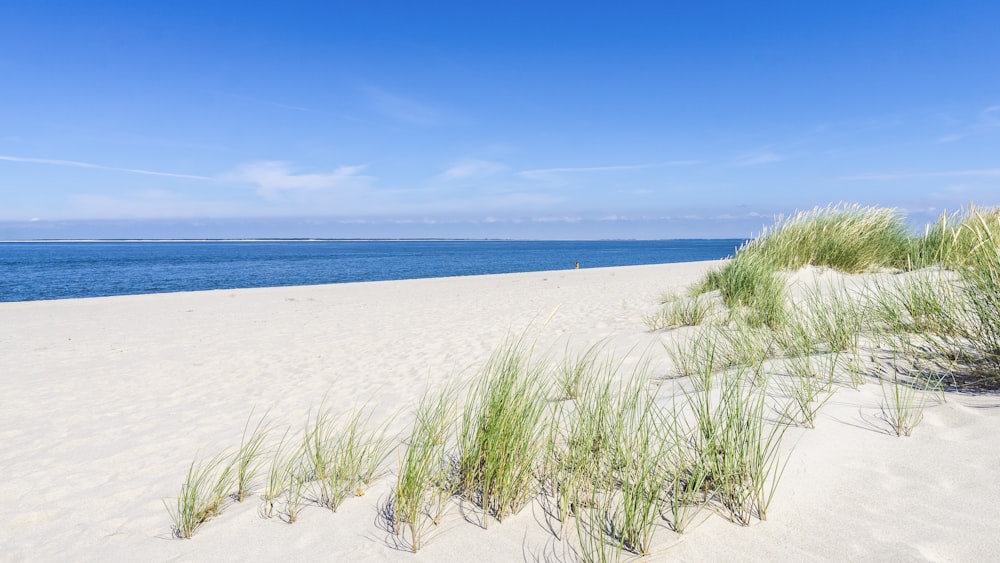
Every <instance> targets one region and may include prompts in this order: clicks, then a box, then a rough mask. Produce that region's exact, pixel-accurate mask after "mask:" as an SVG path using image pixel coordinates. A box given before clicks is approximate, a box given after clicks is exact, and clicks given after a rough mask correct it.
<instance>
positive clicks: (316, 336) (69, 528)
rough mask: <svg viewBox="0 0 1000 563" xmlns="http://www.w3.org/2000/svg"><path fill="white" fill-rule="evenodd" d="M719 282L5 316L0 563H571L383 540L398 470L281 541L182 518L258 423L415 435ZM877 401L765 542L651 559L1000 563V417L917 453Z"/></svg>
mask: <svg viewBox="0 0 1000 563" xmlns="http://www.w3.org/2000/svg"><path fill="white" fill-rule="evenodd" d="M716 264H717V263H716V262H699V263H688V264H673V265H654V266H635V267H621V268H602V269H581V270H566V271H554V272H537V273H525V274H510V275H494V276H477V277H466V278H446V279H430V280H412V281H399V282H374V283H358V284H343V285H327V286H308V287H280V288H267V289H241V290H220V291H209V292H192V293H176V294H161V295H144V296H126V297H107V298H94V299H71V300H63V301H48V302H25V303H2V304H0V366H2V368H0V522H2V524H0V559H2V560H4V561H279V560H280V561H313V560H317V561H318V560H324V561H472V560H475V561H519V560H526V561H562V560H573V552H572V550H571V549H569V547H568V546H567V545H564V544H563V543H561V542H559V541H557V540H556V539H555V538H554V537H553V535H552V534H550V533H549V532H548V531H547V529H546V528H545V526H544V525H543V524H542V523H541V521H542V520H543V517H542V514H541V509H540V508H539V506H538V505H537V504H530V505H529V506H527V507H526V508H525V509H524V510H523V511H521V513H519V514H518V515H516V516H514V517H511V518H508V519H505V520H504V521H503V522H502V523H498V522H495V521H494V522H491V523H490V525H489V527H488V529H482V528H481V527H479V526H477V525H475V524H474V523H470V522H468V521H466V519H465V518H463V515H462V511H461V510H460V508H459V507H458V505H457V503H456V505H455V507H454V508H452V509H451V510H450V511H449V512H448V514H447V515H446V517H445V519H444V521H443V522H442V524H441V525H440V526H437V527H436V528H434V529H432V530H431V531H430V533H429V536H428V538H427V543H426V545H425V546H423V548H422V549H421V550H420V551H419V552H418V553H416V554H413V553H410V552H409V551H407V550H406V549H405V548H401V547H398V546H397V545H396V544H395V543H394V541H393V537H392V535H391V534H390V533H389V532H387V531H386V530H385V529H384V526H383V525H382V524H380V519H379V505H380V503H381V502H384V501H385V499H386V498H387V496H388V495H389V493H390V490H391V488H392V485H393V483H394V479H395V477H394V471H395V467H396V464H397V459H398V458H397V455H396V454H393V455H391V456H390V458H389V459H388V461H387V462H386V469H387V472H386V473H385V475H384V476H383V477H381V478H380V479H379V480H378V481H377V482H376V483H375V484H374V485H373V486H372V487H371V488H370V489H369V490H368V491H367V493H366V494H365V495H364V496H361V497H355V498H349V499H347V500H346V501H345V502H344V504H343V506H342V507H341V508H340V509H339V510H338V511H337V512H336V513H334V512H331V511H330V510H327V509H324V508H320V507H315V506H307V507H306V508H305V509H304V510H303V512H302V514H301V516H300V518H299V520H298V521H297V522H295V523H294V524H287V523H284V522H282V521H281V520H280V519H278V518H272V519H266V518H262V517H261V516H260V515H259V514H258V509H259V507H260V500H259V499H258V498H257V496H253V497H251V498H250V499H249V500H247V501H245V502H243V503H241V504H237V503H232V504H230V505H228V506H226V507H225V509H224V510H223V511H222V513H221V514H220V515H219V516H218V517H216V518H213V519H211V520H210V521H208V522H207V523H206V524H205V525H204V526H202V527H201V528H199V529H198V531H197V533H196V534H195V535H194V537H193V538H191V539H177V538H174V537H173V535H172V531H171V520H170V517H169V515H168V512H167V510H166V508H165V507H164V499H168V502H171V500H170V499H172V498H173V497H175V496H177V494H178V489H179V487H180V485H181V482H182V481H183V479H184V476H185V473H186V471H187V469H188V466H189V464H191V462H192V461H193V460H195V459H201V458H207V457H211V456H212V455H215V454H216V453H217V452H220V451H222V450H224V449H226V448H231V447H234V446H236V445H238V444H239V440H240V433H241V431H242V428H243V425H244V423H245V422H246V421H247V418H248V416H250V414H251V412H254V413H256V415H260V414H263V413H264V412H265V411H266V412H268V419H269V420H270V421H271V422H272V423H273V425H274V426H275V427H276V428H279V429H281V430H283V429H284V428H286V427H291V428H292V429H293V431H299V430H301V428H302V427H303V425H304V424H305V422H306V418H307V416H308V415H309V414H310V412H314V411H315V409H316V408H317V407H318V406H319V405H320V403H321V402H322V401H324V398H325V401H326V405H327V406H329V407H330V408H331V409H334V410H338V409H341V410H344V411H346V410H348V409H349V408H351V407H354V406H357V405H361V404H366V403H367V404H369V405H371V406H372V407H373V408H375V409H376V412H377V413H379V416H383V415H384V416H385V417H387V418H388V417H393V416H394V417H395V418H393V419H392V420H391V421H390V428H392V430H393V431H399V432H404V431H406V430H407V429H408V427H409V425H410V423H411V421H412V414H413V409H414V407H415V405H416V401H417V400H419V399H420V397H421V395H422V394H423V393H424V392H425V391H426V390H428V389H430V390H435V389H440V388H441V387H443V386H444V385H446V384H448V383H450V382H453V381H457V380H465V379H469V378H470V377H471V376H472V375H473V374H474V373H475V370H476V369H477V368H478V367H480V366H481V365H482V364H483V362H484V361H485V360H486V359H487V357H488V356H489V354H490V352H491V351H492V350H493V349H494V348H495V347H496V346H497V345H499V344H500V343H501V342H502V341H503V340H504V338H505V336H507V335H509V334H511V333H514V334H519V333H521V332H522V331H525V330H526V329H528V328H529V327H531V328H530V329H529V334H530V335H531V336H532V337H533V338H537V345H536V349H537V350H541V351H546V352H551V355H552V356H553V357H559V356H560V355H561V354H562V353H563V351H564V349H566V347H567V346H568V347H569V348H570V349H573V350H581V349H584V348H586V347H588V346H590V345H591V344H594V343H595V342H598V341H600V340H602V339H604V340H606V341H607V342H608V348H609V349H610V350H614V351H615V352H616V353H618V354H620V355H621V356H628V357H630V358H635V357H637V356H638V355H640V354H642V353H647V354H648V355H649V357H651V358H652V359H653V372H652V374H653V375H658V373H659V372H658V371H657V370H661V371H662V369H663V368H662V365H663V362H664V361H665V360H664V353H663V347H662V345H661V342H663V341H664V339H666V338H668V337H670V336H669V334H668V333H662V332H661V333H653V332H649V330H648V329H647V327H646V325H645V324H644V322H643V315H645V314H648V313H650V312H652V311H654V310H656V308H657V306H658V302H659V298H660V296H661V295H662V294H663V293H664V292H668V291H680V290H682V289H683V288H685V287H686V286H688V285H689V284H691V283H693V282H695V281H697V280H698V279H699V278H700V277H701V276H703V275H704V273H705V272H706V271H707V270H708V268H710V267H712V266H713V265H716ZM881 400H882V394H881V389H880V387H879V386H878V385H877V384H866V385H863V386H861V387H860V388H859V389H857V390H855V389H851V388H848V387H841V388H838V390H837V391H836V393H835V394H834V396H833V397H832V399H831V400H830V401H829V403H828V404H827V405H826V406H825V408H824V409H823V410H822V411H821V412H820V414H819V418H818V420H817V422H816V428H815V429H804V428H791V429H789V430H788V432H787V434H786V437H785V441H784V449H785V451H787V452H789V453H790V457H789V461H788V465H787V468H786V470H785V473H784V476H783V477H782V479H781V481H780V483H779V486H778V489H777V493H776V494H775V497H774V499H773V502H772V504H771V507H770V509H769V511H768V519H767V520H766V521H756V520H755V521H754V522H753V523H752V524H751V525H750V526H748V527H740V526H738V525H735V524H733V523H730V522H729V521H728V520H726V519H724V518H722V517H721V516H718V515H713V514H711V513H710V512H708V511H705V512H703V516H704V517H703V518H701V519H700V521H699V523H697V524H696V525H694V526H692V528H691V529H690V530H688V531H687V532H686V533H685V534H683V535H677V534H675V533H674V532H672V531H670V530H669V529H667V528H666V527H663V528H662V529H658V530H657V532H656V535H655V538H654V541H653V550H652V554H651V555H649V556H647V558H646V559H647V560H680V561H720V560H745V561H843V560H851V561H915V560H926V561H987V560H993V559H996V558H997V557H998V556H1000V534H998V533H997V530H998V523H997V514H998V513H1000V509H998V506H1000V395H996V394H971V393H948V394H946V396H945V400H944V401H943V402H942V401H934V402H932V403H930V404H929V405H928V406H927V409H926V411H925V417H924V420H923V422H922V423H921V424H920V425H919V426H918V427H917V428H916V429H915V431H914V432H913V435H912V436H910V437H906V438H897V437H896V436H895V435H894V434H890V433H888V432H887V431H886V430H885V429H884V428H882V427H881V426H880V425H879V423H878V413H879V409H880V407H879V405H880V401H881Z"/></svg>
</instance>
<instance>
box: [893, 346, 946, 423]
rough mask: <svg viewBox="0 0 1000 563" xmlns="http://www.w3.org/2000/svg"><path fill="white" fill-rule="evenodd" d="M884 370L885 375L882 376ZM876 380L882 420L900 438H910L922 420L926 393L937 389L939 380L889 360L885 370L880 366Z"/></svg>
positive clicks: (901, 361)
mask: <svg viewBox="0 0 1000 563" xmlns="http://www.w3.org/2000/svg"><path fill="white" fill-rule="evenodd" d="M886 370H888V371H889V374H888V375H885V374H884V372H885V371H886ZM882 372H883V375H882V377H880V379H879V383H880V385H881V387H882V399H883V400H882V407H881V415H882V419H883V420H884V421H885V422H886V423H887V424H888V425H889V428H890V429H891V430H892V431H893V432H895V433H896V436H898V437H900V438H902V437H906V436H910V435H911V434H912V433H913V429H914V428H916V427H917V425H918V424H920V421H921V420H923V418H924V407H925V406H926V405H927V401H928V399H929V396H930V392H932V391H934V390H935V389H937V388H938V387H939V386H940V383H941V382H940V378H937V379H936V380H935V377H934V376H932V375H930V374H928V373H921V372H920V370H918V369H914V368H913V366H912V361H911V360H909V359H908V358H907V359H902V358H898V357H895V356H894V357H893V358H892V361H891V363H890V365H889V366H888V367H885V366H883V369H882Z"/></svg>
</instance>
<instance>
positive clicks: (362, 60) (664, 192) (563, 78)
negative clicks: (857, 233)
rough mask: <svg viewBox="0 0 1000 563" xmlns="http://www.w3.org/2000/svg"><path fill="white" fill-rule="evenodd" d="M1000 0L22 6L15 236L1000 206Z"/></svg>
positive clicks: (399, 230)
mask: <svg viewBox="0 0 1000 563" xmlns="http://www.w3.org/2000/svg"><path fill="white" fill-rule="evenodd" d="M997 21H1000V3H997V2H975V1H969V2H962V1H949V2H934V1H924V2H904V1H896V2H893V1H886V2H871V1H866V2H850V1H846V2H822V3H821V2H803V1H794V2H628V1H618V2H587V1H579V2H572V3H559V2H551V3H539V2H531V3H519V2H491V3H479V2H469V1H464V2H453V3H448V2H417V1H412V2H379V1H369V2H295V1H286V2H262V1H252V0H245V1H240V2H210V1H202V2H187V1H174V2H155V3H154V2H142V1H132V2H100V1H97V0H94V1H90V2H43V1H39V2H8V3H5V4H4V6H3V7H0V238H37V237H45V238H48V237H68V238H77V237H80V238H85V237H202V236H209V237H230V236H233V237H253V236H262V237H266V236H294V237H299V236H303V237H311V236H315V237H397V236H402V237H423V236H428V237H436V236H444V237H513V238H633V237H635V238H672V237H742V236H748V235H750V234H752V233H754V232H756V231H758V230H759V229H760V228H761V227H762V226H763V225H765V224H769V223H771V221H772V219H773V217H774V216H775V215H776V214H780V213H789V212H792V211H794V210H796V209H804V208H811V207H813V206H815V205H825V204H827V203H831V202H839V201H849V202H858V203H862V204H872V205H883V206H892V207H898V208H900V209H901V210H903V211H905V212H906V213H907V214H908V215H909V216H910V217H911V219H912V220H913V221H915V222H918V223H919V222H924V221H926V220H928V219H929V218H931V217H933V216H936V215H937V214H938V213H940V212H941V211H942V210H944V209H948V210H955V209H958V208H960V207H961V206H964V205H966V204H968V203H970V202H975V203H977V204H981V205H997V204H998V203H1000V72H997V69H998V68H1000V33H997V32H996V22H997Z"/></svg>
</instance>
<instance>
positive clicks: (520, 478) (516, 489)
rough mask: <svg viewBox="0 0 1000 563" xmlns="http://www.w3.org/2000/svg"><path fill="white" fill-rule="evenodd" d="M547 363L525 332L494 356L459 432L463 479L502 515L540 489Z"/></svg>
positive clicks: (470, 493) (466, 488)
mask: <svg viewBox="0 0 1000 563" xmlns="http://www.w3.org/2000/svg"><path fill="white" fill-rule="evenodd" d="M542 373H543V371H542V369H541V366H539V365H538V364H535V363H532V361H531V358H530V348H529V347H528V346H526V345H525V342H524V339H523V337H522V338H521V339H519V340H512V341H509V342H508V343H506V344H505V345H504V346H502V347H501V348H500V349H498V350H497V351H496V352H494V353H493V355H492V356H491V357H490V359H489V361H488V362H487V363H486V366H485V367H484V368H483V372H482V373H481V375H480V379H479V380H478V381H477V382H476V383H475V384H474V385H473V387H472V389H471V391H470V394H469V398H468V401H467V403H466V406H465V411H464V412H463V415H462V420H461V427H460V430H459V437H458V446H459V452H458V480H459V481H458V485H459V488H460V490H461V491H462V492H463V493H464V494H465V495H466V496H467V497H468V498H470V499H473V501H474V502H477V503H478V504H479V505H480V506H481V507H482V509H483V516H484V518H483V526H484V527H485V526H487V523H488V521H489V516H490V515H492V516H493V517H495V518H496V519H497V520H500V521H502V520H503V518H504V517H505V516H507V515H509V514H512V513H514V512H517V511H518V510H519V509H520V508H521V507H522V506H523V505H524V504H525V503H526V502H527V500H528V499H530V498H531V497H532V496H534V494H535V490H536V481H535V474H536V469H537V468H538V465H539V463H540V462H541V461H542V460H541V454H542V452H543V451H544V448H543V436H544V430H545V429H544V426H543V422H544V420H545V417H544V414H545V407H546V389H545V386H544V384H543V381H542V377H541V376H542Z"/></svg>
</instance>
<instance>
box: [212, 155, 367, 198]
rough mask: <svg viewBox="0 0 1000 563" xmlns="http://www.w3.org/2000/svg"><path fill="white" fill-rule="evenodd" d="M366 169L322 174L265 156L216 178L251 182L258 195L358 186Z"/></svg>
mask: <svg viewBox="0 0 1000 563" xmlns="http://www.w3.org/2000/svg"><path fill="white" fill-rule="evenodd" d="M364 169H365V165H360V166H340V167H338V168H337V169H335V170H334V171H333V172H329V173H325V174H321V173H312V174H299V173H296V172H295V171H294V170H292V168H291V166H290V165H289V163H287V162H283V161H278V160H268V161H262V162H250V163H247V164H242V165H240V166H239V167H237V168H236V170H234V171H232V172H228V173H226V174H223V175H222V176H220V177H219V179H221V180H224V181H228V182H238V183H245V184H253V185H256V186H257V192H258V193H260V194H261V195H264V196H268V197H273V196H275V195H278V194H280V193H282V192H285V191H315V190H327V189H332V188H340V187H345V186H357V185H358V184H359V183H367V182H368V181H369V180H371V177H370V176H362V175H360V174H359V172H361V171H362V170H364Z"/></svg>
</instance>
